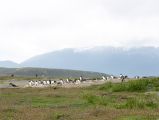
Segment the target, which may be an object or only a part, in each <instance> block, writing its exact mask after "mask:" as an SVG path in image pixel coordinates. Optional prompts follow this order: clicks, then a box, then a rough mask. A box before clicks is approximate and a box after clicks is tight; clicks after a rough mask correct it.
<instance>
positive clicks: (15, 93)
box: [0, 78, 159, 120]
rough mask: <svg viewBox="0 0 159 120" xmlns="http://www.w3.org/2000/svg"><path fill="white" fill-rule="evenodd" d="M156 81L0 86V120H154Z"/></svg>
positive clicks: (157, 106) (158, 104)
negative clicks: (0, 87)
mask: <svg viewBox="0 0 159 120" xmlns="http://www.w3.org/2000/svg"><path fill="white" fill-rule="evenodd" d="M158 81H159V78H152V79H141V80H132V81H129V82H125V83H111V82H109V83H106V84H104V85H95V86H90V87H85V88H60V87H58V88H56V89H54V88H53V87H48V88H25V89H22V88H18V89H0V106H1V107H0V120H22V119H23V120H28V119H29V120H35V119H38V120H157V119H159V112H158V110H159V94H158V87H159V82H158Z"/></svg>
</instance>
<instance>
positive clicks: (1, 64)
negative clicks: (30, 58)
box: [0, 61, 18, 68]
mask: <svg viewBox="0 0 159 120" xmlns="http://www.w3.org/2000/svg"><path fill="white" fill-rule="evenodd" d="M0 67H9V68H15V67H18V64H17V63H15V62H12V61H0Z"/></svg>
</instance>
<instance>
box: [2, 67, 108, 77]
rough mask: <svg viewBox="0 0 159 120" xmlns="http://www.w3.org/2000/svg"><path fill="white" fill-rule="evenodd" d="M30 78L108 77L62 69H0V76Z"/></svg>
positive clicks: (100, 74)
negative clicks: (12, 75)
mask: <svg viewBox="0 0 159 120" xmlns="http://www.w3.org/2000/svg"><path fill="white" fill-rule="evenodd" d="M11 74H14V75H15V76H27V77H28V76H30V77H35V75H36V74H37V75H38V76H39V77H54V78H67V77H73V78H77V77H80V76H83V77H89V78H93V77H101V76H102V75H105V76H108V75H107V74H104V73H98V72H89V71H77V70H64V69H47V68H0V75H1V76H2V75H3V76H4V75H7V76H10V75H11Z"/></svg>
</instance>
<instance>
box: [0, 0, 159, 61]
mask: <svg viewBox="0 0 159 120" xmlns="http://www.w3.org/2000/svg"><path fill="white" fill-rule="evenodd" d="M158 4H159V1H157V0H133V1H130V0H129V1H128V0H45V1H44V0H27V1H24V0H14V1H12V0H5V1H0V16H1V19H0V42H1V44H0V51H3V53H4V54H0V59H12V60H14V61H18V62H21V61H23V60H25V59H26V58H28V57H31V56H34V55H36V54H41V53H44V52H48V51H53V50H57V49H62V48H70V47H71V48H85V47H93V46H115V47H136V46H138V47H140V46H155V47H159V34H158V31H159V23H158V21H159V8H158ZM6 56H7V57H6Z"/></svg>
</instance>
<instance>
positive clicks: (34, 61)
mask: <svg viewBox="0 0 159 120" xmlns="http://www.w3.org/2000/svg"><path fill="white" fill-rule="evenodd" d="M0 67H11V68H13V67H41V68H60V69H73V70H85V71H97V72H103V73H108V74H113V75H119V74H120V73H122V74H126V75H129V76H135V75H140V76H158V75H159V48H155V47H140V48H128V49H126V48H122V47H118V48H116V47H94V48H90V49H84V50H77V49H63V50H59V51H54V52H49V53H46V54H41V55H37V56H35V57H32V58H30V59H28V60H26V61H24V62H22V63H20V64H17V63H14V62H11V61H1V62H0Z"/></svg>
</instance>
